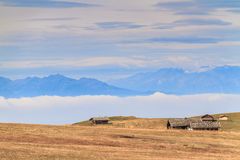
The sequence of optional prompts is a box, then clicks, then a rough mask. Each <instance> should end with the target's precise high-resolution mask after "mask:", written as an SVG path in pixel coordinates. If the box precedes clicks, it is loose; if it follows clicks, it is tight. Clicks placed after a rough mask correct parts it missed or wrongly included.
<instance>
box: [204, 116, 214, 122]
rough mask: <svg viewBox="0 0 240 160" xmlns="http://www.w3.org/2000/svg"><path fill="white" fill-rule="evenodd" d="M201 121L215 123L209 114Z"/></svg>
mask: <svg viewBox="0 0 240 160" xmlns="http://www.w3.org/2000/svg"><path fill="white" fill-rule="evenodd" d="M201 120H202V121H211V122H213V121H215V119H214V117H213V116H211V115H209V114H205V115H204V116H202V117H201Z"/></svg>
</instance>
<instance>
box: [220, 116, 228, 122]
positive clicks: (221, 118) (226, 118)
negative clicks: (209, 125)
mask: <svg viewBox="0 0 240 160" xmlns="http://www.w3.org/2000/svg"><path fill="white" fill-rule="evenodd" d="M228 119H229V117H228V116H227V115H220V116H219V117H218V120H219V121H227V120H228Z"/></svg>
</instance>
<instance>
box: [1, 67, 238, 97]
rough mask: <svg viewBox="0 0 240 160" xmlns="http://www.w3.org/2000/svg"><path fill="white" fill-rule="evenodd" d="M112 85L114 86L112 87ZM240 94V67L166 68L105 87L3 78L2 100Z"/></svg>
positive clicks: (58, 78) (87, 81)
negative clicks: (47, 97) (95, 96)
mask: <svg viewBox="0 0 240 160" xmlns="http://www.w3.org/2000/svg"><path fill="white" fill-rule="evenodd" d="M109 84H111V85H109ZM154 92H162V93H166V94H176V95H185V94H199V93H225V94H239V93H240V67H231V66H224V67H217V68H214V69H212V70H208V71H204V72H186V71H184V70H182V69H177V68H163V69H160V70H158V71H156V72H146V73H139V74H136V75H133V76H131V77H128V78H125V79H119V80H115V81H111V82H109V83H105V82H102V81H99V80H96V79H91V78H81V79H78V80H77V79H72V78H68V77H65V76H62V75H59V74H56V75H50V76H48V77H43V78H39V77H28V78H25V79H18V80H10V79H7V78H3V77H0V96H3V97H7V98H19V97H35V96H44V95H48V96H80V95H115V96H131V95H149V94H152V93H154Z"/></svg>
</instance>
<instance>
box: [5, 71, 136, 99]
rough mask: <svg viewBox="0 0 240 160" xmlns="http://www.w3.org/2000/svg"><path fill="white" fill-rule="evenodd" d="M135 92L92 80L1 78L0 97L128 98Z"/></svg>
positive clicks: (50, 77) (52, 76) (54, 76)
mask: <svg viewBox="0 0 240 160" xmlns="http://www.w3.org/2000/svg"><path fill="white" fill-rule="evenodd" d="M133 94H136V93H135V92H133V91H130V90H127V89H122V88H118V87H115V86H111V85H108V84H106V83H104V82H101V81H98V80H96V79H91V78H81V79H79V80H76V79H72V78H68V77H65V76H62V75H59V74H57V75H50V76H48V77H43V78H38V77H31V78H30V77H29V78H25V79H19V80H10V79H7V78H0V96H3V97H7V98H19V97H35V96H45V95H48V96H79V95H117V96H128V95H133Z"/></svg>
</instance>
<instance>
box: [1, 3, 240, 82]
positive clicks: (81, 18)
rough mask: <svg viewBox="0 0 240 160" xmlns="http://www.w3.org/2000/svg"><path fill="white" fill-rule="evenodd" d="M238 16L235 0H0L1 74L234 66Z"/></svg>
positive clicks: (238, 58)
mask: <svg viewBox="0 0 240 160" xmlns="http://www.w3.org/2000/svg"><path fill="white" fill-rule="evenodd" d="M239 19H240V1H238V0H211V1H209V0H141V1H139V0H127V1H126V0H121V1H115V0H41V1H35V0H0V23H1V25H0V76H4V77H9V78H11V79H16V78H23V77H28V76H46V75H49V74H56V73H59V74H64V75H66V76H70V77H74V78H80V77H92V78H97V79H100V80H104V81H108V80H111V79H117V78H121V77H127V76H129V75H132V74H134V73H138V72H145V71H155V70H158V69H160V68H165V67H167V68H169V67H174V68H176V67H177V68H184V69H186V70H192V71H198V70H199V69H200V68H201V67H205V66H209V67H215V66H223V65H233V66H239V65H240V54H239V53H238V51H239V50H240V21H239Z"/></svg>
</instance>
